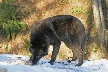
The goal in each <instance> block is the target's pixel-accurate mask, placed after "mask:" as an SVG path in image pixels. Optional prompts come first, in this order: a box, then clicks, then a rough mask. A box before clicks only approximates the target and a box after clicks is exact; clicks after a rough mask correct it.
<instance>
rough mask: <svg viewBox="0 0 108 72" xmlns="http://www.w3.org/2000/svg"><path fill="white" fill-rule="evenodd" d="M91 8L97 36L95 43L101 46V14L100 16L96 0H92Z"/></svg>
mask: <svg viewBox="0 0 108 72" xmlns="http://www.w3.org/2000/svg"><path fill="white" fill-rule="evenodd" d="M92 9H93V15H94V22H95V24H96V32H97V36H98V37H97V43H98V45H99V46H100V47H103V39H102V32H103V26H102V23H101V16H100V10H99V1H98V0H92Z"/></svg>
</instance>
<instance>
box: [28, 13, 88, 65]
mask: <svg viewBox="0 0 108 72" xmlns="http://www.w3.org/2000/svg"><path fill="white" fill-rule="evenodd" d="M61 41H63V42H64V43H65V44H66V45H67V47H69V48H70V49H71V50H72V52H73V58H72V60H76V59H79V63H78V64H77V65H78V66H80V65H82V63H83V57H84V50H85V43H86V35H85V29H84V26H83V24H82V23H81V21H80V20H78V19H77V18H76V17H74V16H71V15H57V16H53V17H49V18H47V19H44V20H42V21H39V22H37V23H36V24H34V25H33V26H32V28H31V35H30V43H31V48H30V52H31V53H32V56H31V59H30V61H32V64H33V65H34V64H37V62H38V61H39V60H40V58H42V57H43V56H45V55H47V54H48V47H49V46H50V45H53V53H52V56H51V60H50V62H49V63H50V64H53V63H54V61H55V60H56V56H57V54H58V52H59V48H60V44H61Z"/></svg>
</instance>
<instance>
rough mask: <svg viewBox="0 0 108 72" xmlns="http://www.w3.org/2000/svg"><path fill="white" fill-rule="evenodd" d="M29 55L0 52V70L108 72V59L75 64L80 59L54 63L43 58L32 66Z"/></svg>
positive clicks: (17, 71) (3, 71) (0, 71)
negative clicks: (29, 62)
mask: <svg viewBox="0 0 108 72" xmlns="http://www.w3.org/2000/svg"><path fill="white" fill-rule="evenodd" d="M28 60H29V57H28V56H20V55H10V54H0V72H6V71H7V72H108V60H105V59H100V60H95V61H87V60H85V61H84V63H83V64H82V65H81V66H79V67H78V66H75V64H76V63H77V62H78V61H72V62H71V63H68V62H67V61H66V60H65V61H56V62H55V63H54V65H50V64H49V63H48V61H49V60H45V59H41V60H40V61H39V63H38V64H37V65H34V66H30V65H27V64H26V62H27V61H28Z"/></svg>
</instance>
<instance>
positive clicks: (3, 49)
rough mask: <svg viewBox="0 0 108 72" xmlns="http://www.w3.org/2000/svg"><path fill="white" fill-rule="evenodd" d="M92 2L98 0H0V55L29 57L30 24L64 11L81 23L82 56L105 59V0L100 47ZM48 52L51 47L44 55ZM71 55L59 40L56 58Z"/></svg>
mask: <svg viewBox="0 0 108 72" xmlns="http://www.w3.org/2000/svg"><path fill="white" fill-rule="evenodd" d="M93 1H101V0H0V54H4V53H6V54H18V55H29V56H30V52H29V48H30V43H29V41H30V40H29V38H30V28H31V26H32V25H33V24H34V23H36V22H37V21H40V20H42V19H45V18H48V17H51V16H55V15H62V14H63V15H73V16H75V17H77V18H78V19H79V20H81V21H82V23H83V24H84V27H85V29H86V35H87V46H86V53H87V54H86V56H85V59H91V60H95V59H100V58H106V59H108V0H102V1H101V6H102V13H103V18H104V25H105V28H104V29H103V31H102V34H103V36H104V37H103V38H102V40H103V41H102V46H99V45H100V44H99V43H100V42H99V40H98V37H99V36H98V30H97V28H96V27H97V25H96V22H95V21H96V20H95V13H97V11H96V12H93V11H94V9H93V8H94V7H93ZM100 13H101V12H100ZM100 33H101V32H100ZM51 51H52V48H50V49H49V55H47V56H45V58H47V59H49V58H50V56H51ZM71 54H72V53H71V50H69V49H68V48H67V47H66V46H65V44H64V43H63V42H62V44H61V48H60V51H59V54H58V56H57V59H58V60H60V59H68V58H69V57H71Z"/></svg>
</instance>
